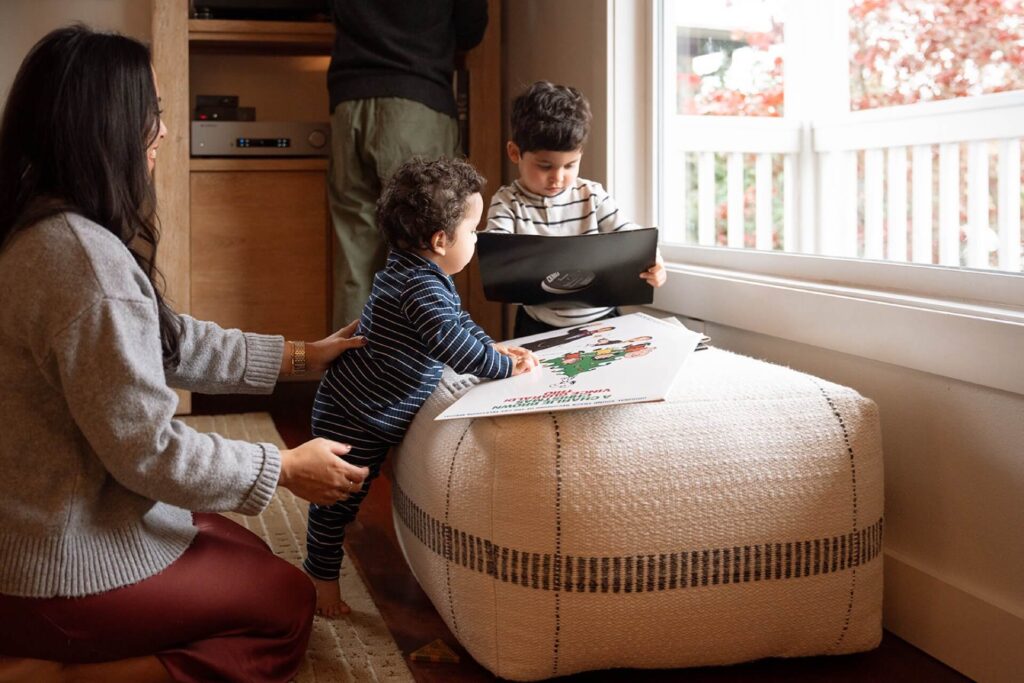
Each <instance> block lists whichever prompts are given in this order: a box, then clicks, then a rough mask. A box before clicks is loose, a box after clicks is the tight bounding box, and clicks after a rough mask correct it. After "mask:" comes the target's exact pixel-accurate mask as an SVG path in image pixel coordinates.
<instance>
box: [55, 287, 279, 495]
mask: <svg viewBox="0 0 1024 683" xmlns="http://www.w3.org/2000/svg"><path fill="white" fill-rule="evenodd" d="M48 353H49V354H51V355H52V356H53V358H54V361H55V366H56V370H57V372H58V373H59V377H58V379H59V381H60V383H61V387H62V389H63V393H64V396H65V399H66V401H67V404H68V408H69V410H70V412H71V415H72V417H73V419H74V420H75V423H76V424H77V425H78V427H79V429H80V430H81V431H82V433H83V435H84V436H85V438H86V439H87V440H88V442H89V445H90V447H91V448H92V450H93V451H94V452H95V453H96V455H97V457H98V458H99V459H100V461H101V462H102V463H103V466H104V467H105V468H106V470H107V471H108V472H109V473H110V475H111V476H112V477H113V478H114V479H115V480H117V481H118V482H119V483H120V484H121V485H122V486H124V487H126V488H128V489H130V490H132V491H135V492H136V493H138V494H140V495H142V496H145V497H147V498H150V499H152V500H159V501H163V502H166V503H169V504H171V505H176V506H178V507H181V508H185V509H188V510H192V511H225V510H234V511H237V512H241V513H243V514H257V513H258V512H260V511H261V510H262V509H263V508H265V507H266V506H267V504H268V503H269V502H270V499H271V497H272V496H273V493H274V490H275V489H276V487H277V480H278V475H279V473H280V469H281V455H280V452H279V451H278V449H277V447H275V446H274V445H272V444H266V443H264V444H255V443H247V442H243V441H232V440H228V439H224V438H222V437H220V436H218V435H216V434H201V433H199V432H196V431H195V430H193V429H191V428H190V427H188V426H186V425H185V424H184V423H182V422H180V421H178V420H175V419H174V411H175V409H176V407H177V397H176V396H175V394H174V392H173V391H171V389H170V388H169V387H168V385H167V381H166V379H165V376H164V369H163V360H162V355H161V350H160V333H159V322H158V319H157V314H156V307H155V306H154V305H153V302H152V301H148V300H137V299H116V298H103V299H101V300H99V301H97V302H96V303H95V304H94V305H92V306H90V307H89V308H87V309H85V310H84V311H83V312H82V313H81V314H79V315H78V316H77V317H76V318H75V319H74V320H73V321H72V322H71V323H70V324H68V325H67V326H66V327H64V328H63V329H62V330H61V331H60V332H59V333H58V334H56V335H55V336H54V338H53V339H52V341H51V348H50V349H49V350H48Z"/></svg>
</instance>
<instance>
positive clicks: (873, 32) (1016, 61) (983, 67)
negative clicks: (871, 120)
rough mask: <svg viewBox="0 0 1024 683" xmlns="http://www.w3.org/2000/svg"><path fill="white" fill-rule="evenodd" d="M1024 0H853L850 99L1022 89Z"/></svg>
mask: <svg viewBox="0 0 1024 683" xmlns="http://www.w3.org/2000/svg"><path fill="white" fill-rule="evenodd" d="M1022 67H1024V0H852V1H851V3H850V106H851V109H854V110H858V109H871V108H874V107H885V106H891V105H898V104H912V103H914V102H921V101H927V100H942V99H950V98H954V97H966V96H969V95H982V94H986V93H993V92H1001V91H1005V90H1020V89H1024V69H1022Z"/></svg>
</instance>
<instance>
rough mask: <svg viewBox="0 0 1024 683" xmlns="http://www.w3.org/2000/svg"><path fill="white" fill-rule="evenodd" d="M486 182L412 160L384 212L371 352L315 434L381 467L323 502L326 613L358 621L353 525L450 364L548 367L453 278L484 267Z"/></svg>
mask: <svg viewBox="0 0 1024 683" xmlns="http://www.w3.org/2000/svg"><path fill="white" fill-rule="evenodd" d="M483 184H484V179H483V178H482V177H481V176H480V174H479V173H477V172H476V169H474V168H473V167H472V166H470V165H469V164H468V163H466V162H464V161H459V160H452V159H440V160H437V161H424V160H422V159H413V160H412V161H409V162H406V163H405V164H403V165H402V166H401V167H399V168H398V170H397V171H396V172H395V173H394V175H393V176H392V177H391V179H390V180H389V181H388V183H387V185H386V186H385V188H384V191H383V192H382V194H381V197H380V200H379V201H378V202H377V225H378V226H379V228H380V230H381V231H382V232H383V234H384V237H385V239H386V241H387V242H388V245H389V247H390V249H391V251H390V254H389V255H388V259H387V265H386V266H385V268H384V269H383V270H382V271H380V272H378V273H377V274H376V276H374V280H373V288H372V290H371V292H370V298H369V300H368V301H367V303H366V306H365V307H364V308H363V313H362V316H361V317H360V319H359V327H358V328H357V332H356V333H357V334H359V335H362V336H364V337H365V338H366V344H365V346H362V347H360V348H356V349H353V350H351V351H349V352H347V353H345V354H342V355H341V356H339V357H338V360H337V361H336V362H335V363H334V364H333V365H332V366H331V367H330V369H328V371H327V372H326V373H325V375H324V377H323V379H322V380H321V382H320V387H319V389H318V390H317V395H316V399H315V401H314V404H313V434H315V435H317V436H323V437H326V438H330V439H334V440H337V441H341V442H343V443H347V444H350V445H351V447H352V450H351V451H349V453H348V454H347V455H346V456H345V459H346V460H348V461H349V462H351V463H353V464H355V465H363V466H366V467H368V468H369V470H370V474H369V477H368V478H367V479H366V482H365V483H364V484H363V486H362V487H361V489H360V490H358V491H355V492H353V493H352V494H351V495H350V496H349V497H348V498H347V499H346V500H343V501H339V502H337V503H335V504H334V505H329V506H322V505H315V504H311V505H310V507H309V526H308V528H307V532H306V549H307V557H306V560H305V562H304V563H303V569H305V571H306V573H308V574H309V575H310V576H311V577H312V578H313V583H314V585H315V586H316V589H317V613H318V614H321V615H323V616H329V617H333V616H337V615H339V614H343V613H347V612H348V611H349V608H348V606H347V605H346V604H345V603H344V602H343V601H342V599H341V591H340V588H339V585H338V572H339V570H340V568H341V561H342V557H343V554H344V551H343V549H342V543H343V541H344V540H345V525H346V524H348V523H349V522H350V521H352V520H353V519H354V518H355V516H356V512H357V511H358V509H359V505H360V503H361V502H362V501H363V499H364V498H365V497H366V494H367V492H368V490H369V485H370V482H371V481H372V480H373V479H374V478H375V477H376V476H377V474H378V473H379V472H380V466H381V464H382V463H383V461H384V457H385V456H386V455H387V451H388V449H389V448H390V447H391V446H392V445H394V444H397V443H398V442H400V441H401V440H402V437H403V436H404V435H405V432H406V430H407V429H408V427H409V423H410V422H412V419H413V417H415V415H416V412H417V411H418V410H419V409H420V407H421V406H422V405H423V403H424V401H426V400H427V397H428V396H430V394H431V392H433V390H434V388H435V387H436V386H437V383H438V380H440V378H441V369H442V367H443V366H444V365H449V366H451V367H452V369H454V370H455V371H456V372H459V373H471V374H473V375H476V376H478V377H487V378H491V379H501V378H505V377H510V376H513V375H518V374H520V373H523V372H526V371H529V370H530V369H532V368H533V367H535V366H536V364H537V360H536V358H534V356H533V354H531V353H530V352H529V351H527V350H525V349H521V348H518V347H504V346H501V345H499V344H495V343H494V342H493V340H492V339H491V338H490V337H488V336H487V334H486V333H485V332H484V331H483V330H482V329H481V328H480V327H479V326H478V325H477V324H476V323H474V322H473V321H472V320H471V319H470V317H469V314H467V313H466V312H465V311H463V310H462V308H461V303H460V300H459V295H458V293H457V292H456V290H455V284H454V283H453V282H452V279H451V275H453V274H455V273H458V272H459V271H461V270H462V269H463V268H464V267H465V266H466V264H468V263H469V261H470V259H471V258H472V257H473V251H474V246H475V244H476V226H477V224H478V223H479V221H480V216H481V214H482V212H483V199H482V198H481V196H480V190H481V189H482V187H483Z"/></svg>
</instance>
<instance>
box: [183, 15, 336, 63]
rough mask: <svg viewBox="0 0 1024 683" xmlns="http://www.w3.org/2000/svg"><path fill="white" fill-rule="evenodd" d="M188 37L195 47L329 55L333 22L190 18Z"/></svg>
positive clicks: (332, 41) (332, 42) (332, 36)
mask: <svg viewBox="0 0 1024 683" xmlns="http://www.w3.org/2000/svg"><path fill="white" fill-rule="evenodd" d="M188 40H189V43H190V45H191V46H192V48H193V49H201V50H206V49H212V50H215V51H217V50H223V49H232V50H238V49H246V50H248V49H265V48H268V47H273V48H275V49H277V50H284V51H287V52H291V53H296V54H325V55H327V54H330V53H331V47H332V46H333V45H334V25H333V24H330V23H327V22H316V21H233V20H226V19H189V20H188Z"/></svg>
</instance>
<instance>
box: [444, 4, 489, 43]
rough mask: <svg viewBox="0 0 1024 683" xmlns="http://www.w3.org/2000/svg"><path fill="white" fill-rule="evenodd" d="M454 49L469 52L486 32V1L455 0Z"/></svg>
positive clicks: (453, 18) (453, 11)
mask: <svg viewBox="0 0 1024 683" xmlns="http://www.w3.org/2000/svg"><path fill="white" fill-rule="evenodd" d="M452 15H453V16H452V20H453V22H454V23H455V49H456V50H469V49H471V48H474V47H476V46H477V45H479V44H480V41H481V40H483V37H484V31H486V30H487V0H455V6H454V8H453V9H452Z"/></svg>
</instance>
